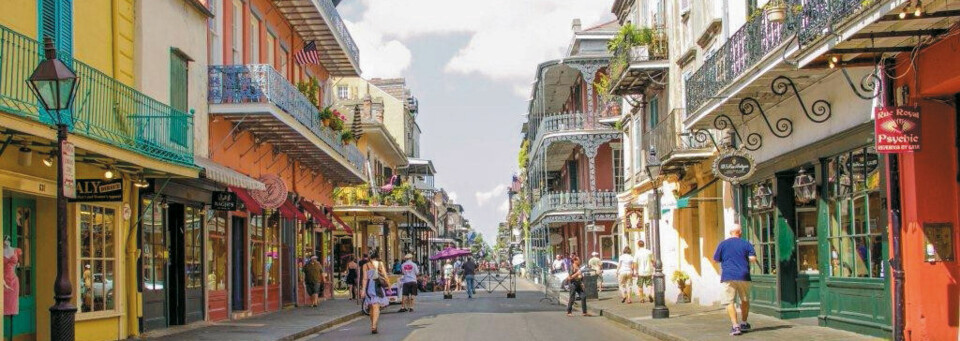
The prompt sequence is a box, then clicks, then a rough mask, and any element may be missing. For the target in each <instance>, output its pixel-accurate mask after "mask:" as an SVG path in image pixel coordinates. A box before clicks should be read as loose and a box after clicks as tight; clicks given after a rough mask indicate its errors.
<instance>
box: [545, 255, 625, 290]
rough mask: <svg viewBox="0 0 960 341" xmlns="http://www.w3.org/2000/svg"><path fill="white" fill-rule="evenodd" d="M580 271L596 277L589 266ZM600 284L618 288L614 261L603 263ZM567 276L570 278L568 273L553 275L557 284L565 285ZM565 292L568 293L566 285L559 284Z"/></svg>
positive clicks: (581, 268)
mask: <svg viewBox="0 0 960 341" xmlns="http://www.w3.org/2000/svg"><path fill="white" fill-rule="evenodd" d="M580 271H581V272H583V274H584V275H594V273H593V270H592V269H590V268H589V267H588V266H587V265H584V266H581V267H580ZM600 272H601V274H600V282H601V283H602V284H601V286H602V287H603V288H616V287H617V286H618V285H619V284H618V283H617V263H616V262H614V261H612V260H605V261H601V264H600ZM567 276H570V274H568V273H567V272H566V271H561V272H558V273H555V274H553V278H554V282H555V283H563V282H564V281H565V280H566V279H567ZM558 285H559V286H560V287H561V288H560V289H561V290H563V291H567V288H566V286H565V285H561V284H558Z"/></svg>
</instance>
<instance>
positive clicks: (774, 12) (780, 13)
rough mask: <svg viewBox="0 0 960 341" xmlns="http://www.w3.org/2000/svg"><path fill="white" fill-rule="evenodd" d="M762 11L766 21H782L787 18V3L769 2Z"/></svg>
mask: <svg viewBox="0 0 960 341" xmlns="http://www.w3.org/2000/svg"><path fill="white" fill-rule="evenodd" d="M763 13H764V15H766V16H767V21H769V22H775V23H782V22H784V21H785V20H787V5H785V4H783V3H771V4H769V5H767V7H766V8H764V9H763Z"/></svg>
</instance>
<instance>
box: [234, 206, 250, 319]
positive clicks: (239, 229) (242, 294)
mask: <svg viewBox="0 0 960 341" xmlns="http://www.w3.org/2000/svg"><path fill="white" fill-rule="evenodd" d="M231 223H232V225H231V226H230V228H231V230H230V237H231V240H230V244H231V245H233V248H232V249H231V250H233V251H231V252H232V255H231V260H232V261H231V263H232V265H233V269H232V271H231V276H230V291H231V295H230V307H231V308H232V309H233V311H244V310H246V309H247V281H246V278H247V271H248V268H247V257H246V252H244V246H245V245H247V239H246V236H247V220H246V219H244V218H241V217H233V219H232V222H231Z"/></svg>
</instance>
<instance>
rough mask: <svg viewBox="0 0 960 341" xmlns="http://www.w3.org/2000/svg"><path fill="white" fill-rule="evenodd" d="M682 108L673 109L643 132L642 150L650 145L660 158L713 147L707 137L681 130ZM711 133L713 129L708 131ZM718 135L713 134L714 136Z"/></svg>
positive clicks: (648, 148) (647, 149) (647, 148)
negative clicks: (698, 136)
mask: <svg viewBox="0 0 960 341" xmlns="http://www.w3.org/2000/svg"><path fill="white" fill-rule="evenodd" d="M684 116H685V115H684V110H683V109H674V110H672V111H671V112H670V114H668V115H667V117H666V118H664V119H663V120H662V121H660V124H658V125H657V126H656V127H654V128H653V129H651V130H649V131H646V132H644V133H643V137H642V138H641V140H642V142H643V146H644V148H643V149H644V150H646V151H649V150H650V147H651V146H652V147H653V148H654V149H655V150H656V151H657V155H658V156H659V157H660V159H664V160H665V159H667V158H669V157H670V156H674V155H677V154H679V153H682V152H686V151H701V150H705V149H710V148H713V142H711V141H710V139H709V138H706V139H704V138H701V139H698V138H697V137H696V135H695V134H691V133H686V132H681V131H680V129H679V127H682V126H683V125H682V123H681V121H680V120H681V119H683V117H684ZM710 133H711V134H713V131H710ZM717 136H719V135H716V134H714V137H715V138H716V137H717Z"/></svg>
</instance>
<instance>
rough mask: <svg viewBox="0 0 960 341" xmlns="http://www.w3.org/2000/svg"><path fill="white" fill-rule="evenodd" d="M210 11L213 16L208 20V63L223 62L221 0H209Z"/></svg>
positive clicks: (217, 63)
mask: <svg viewBox="0 0 960 341" xmlns="http://www.w3.org/2000/svg"><path fill="white" fill-rule="evenodd" d="M210 12H212V13H213V18H210V19H207V20H208V25H207V26H208V27H209V29H210V59H209V60H208V61H209V63H210V65H220V64H223V0H211V1H210Z"/></svg>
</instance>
